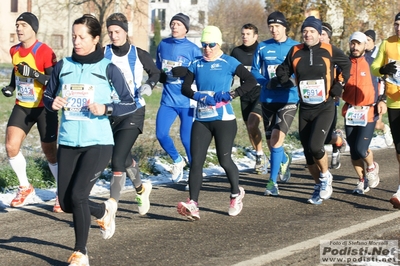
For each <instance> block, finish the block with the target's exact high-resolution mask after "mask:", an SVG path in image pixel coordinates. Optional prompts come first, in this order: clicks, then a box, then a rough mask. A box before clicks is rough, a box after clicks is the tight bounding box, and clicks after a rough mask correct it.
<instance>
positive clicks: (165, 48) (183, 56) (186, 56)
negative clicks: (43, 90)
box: [156, 13, 201, 182]
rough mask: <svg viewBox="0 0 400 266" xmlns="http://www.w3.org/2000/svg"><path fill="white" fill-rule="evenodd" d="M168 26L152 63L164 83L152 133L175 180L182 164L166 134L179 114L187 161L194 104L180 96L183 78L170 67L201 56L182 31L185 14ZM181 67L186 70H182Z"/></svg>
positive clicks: (185, 27)
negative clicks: (166, 156) (164, 154)
mask: <svg viewBox="0 0 400 266" xmlns="http://www.w3.org/2000/svg"><path fill="white" fill-rule="evenodd" d="M170 27H171V32H172V37H170V38H166V39H164V40H162V41H161V42H160V44H159V45H158V47H157V58H156V65H157V67H158V68H159V69H161V71H162V73H161V76H160V82H161V83H163V84H164V86H163V92H162V96H161V102H160V108H159V110H158V113H157V118H156V136H157V139H158V141H159V142H160V145H161V147H162V148H163V149H164V150H165V151H166V152H167V153H168V155H169V156H170V157H171V159H172V160H173V161H174V164H173V166H172V181H174V182H179V181H180V180H181V179H182V177H183V167H184V166H185V165H186V163H185V161H184V159H183V158H182V156H181V155H180V154H179V152H178V150H177V149H176V147H175V145H174V142H173V140H172V138H171V137H170V130H171V126H172V124H173V123H174V121H175V119H176V117H177V116H179V119H180V122H181V125H180V138H181V141H182V144H183V146H184V148H185V151H186V154H187V157H188V161H189V163H190V162H191V157H190V132H191V130H192V124H193V113H194V107H195V104H192V105H191V103H190V99H189V98H187V97H185V96H184V95H182V93H181V86H182V82H183V79H181V78H179V77H173V75H174V74H176V73H174V72H173V71H172V69H173V68H176V67H178V66H182V67H188V66H189V65H190V63H191V61H193V60H194V58H195V57H196V56H201V51H200V48H199V47H197V46H196V45H195V44H194V43H192V42H191V41H189V40H188V39H187V38H186V33H187V32H188V31H189V17H188V16H186V15H184V14H182V13H178V14H176V15H175V16H174V17H172V19H171V22H170ZM181 69H183V68H181ZM184 70H185V71H186V69H184ZM178 74H179V73H178ZM178 76H182V75H178ZM183 76H184V74H183Z"/></svg>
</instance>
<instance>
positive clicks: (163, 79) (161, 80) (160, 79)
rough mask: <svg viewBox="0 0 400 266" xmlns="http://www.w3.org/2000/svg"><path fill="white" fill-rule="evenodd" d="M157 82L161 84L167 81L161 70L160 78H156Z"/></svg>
mask: <svg viewBox="0 0 400 266" xmlns="http://www.w3.org/2000/svg"><path fill="white" fill-rule="evenodd" d="M158 82H160V83H162V84H165V83H167V74H165V72H164V71H161V73H160V78H159V79H158Z"/></svg>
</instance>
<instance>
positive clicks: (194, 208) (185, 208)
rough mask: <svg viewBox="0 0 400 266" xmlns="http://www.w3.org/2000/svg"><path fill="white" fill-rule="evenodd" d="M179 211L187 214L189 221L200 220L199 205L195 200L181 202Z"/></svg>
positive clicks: (178, 207)
mask: <svg viewBox="0 0 400 266" xmlns="http://www.w3.org/2000/svg"><path fill="white" fill-rule="evenodd" d="M176 209H177V211H178V213H179V214H180V215H182V216H185V217H186V218H187V219H188V220H189V221H197V220H200V213H199V207H198V204H197V202H195V201H194V200H189V199H188V200H187V202H183V201H181V202H179V203H178V206H177V207H176Z"/></svg>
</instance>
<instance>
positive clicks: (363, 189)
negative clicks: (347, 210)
mask: <svg viewBox="0 0 400 266" xmlns="http://www.w3.org/2000/svg"><path fill="white" fill-rule="evenodd" d="M368 191H369V186H368V179H366V178H365V179H364V181H358V183H357V187H356V188H355V189H354V190H353V194H361V195H362V194H365V193H367V192H368Z"/></svg>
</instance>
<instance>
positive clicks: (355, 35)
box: [349, 31, 367, 43]
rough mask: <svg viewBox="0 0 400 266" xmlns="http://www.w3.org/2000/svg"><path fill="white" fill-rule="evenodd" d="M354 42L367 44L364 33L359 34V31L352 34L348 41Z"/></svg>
mask: <svg viewBox="0 0 400 266" xmlns="http://www.w3.org/2000/svg"><path fill="white" fill-rule="evenodd" d="M353 40H356V41H358V42H364V43H366V42H367V35H365V34H364V33H362V32H360V31H356V32H354V33H353V34H352V35H351V36H350V40H349V42H351V41H353Z"/></svg>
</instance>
